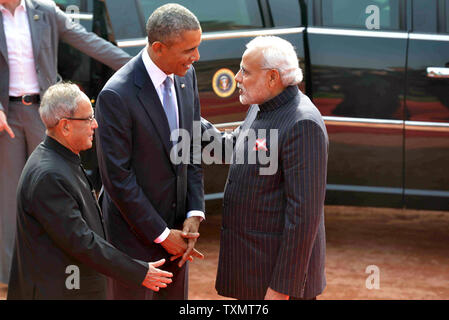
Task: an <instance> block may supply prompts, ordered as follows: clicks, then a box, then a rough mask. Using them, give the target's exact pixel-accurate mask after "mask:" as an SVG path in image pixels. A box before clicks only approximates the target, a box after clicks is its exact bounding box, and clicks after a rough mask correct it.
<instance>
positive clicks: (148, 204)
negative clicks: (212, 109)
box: [96, 4, 204, 299]
mask: <svg viewBox="0 0 449 320" xmlns="http://www.w3.org/2000/svg"><path fill="white" fill-rule="evenodd" d="M147 34H148V44H147V46H146V47H145V48H144V50H142V52H141V53H139V54H138V55H137V56H136V57H134V58H133V59H132V60H131V61H130V62H129V63H128V64H126V65H125V66H124V67H123V68H122V69H120V70H119V71H118V72H117V73H116V74H115V75H114V76H113V77H111V79H110V80H109V81H108V83H107V84H106V85H105V87H104V88H103V90H102V91H101V92H100V95H99V97H98V100H97V106H96V112H97V113H96V114H97V119H98V122H99V128H98V130H97V135H96V139H97V140H96V141H97V153H98V162H99V167H100V173H101V177H102V181H103V185H104V190H105V192H104V201H103V212H104V213H105V219H106V224H107V226H108V231H109V232H110V239H111V241H112V243H113V244H114V245H115V246H117V248H119V249H121V250H124V251H126V252H127V253H128V254H130V255H131V256H132V257H134V258H137V259H144V260H145V259H160V258H167V259H168V258H169V257H170V256H171V258H170V259H171V260H174V259H176V258H179V257H181V256H182V258H181V260H180V261H179V262H178V263H175V261H170V262H169V263H168V264H167V265H166V269H167V270H169V271H170V272H172V273H173V274H174V276H173V284H172V285H170V286H169V287H168V288H166V289H164V290H161V291H160V292H159V293H157V294H156V293H152V294H149V292H148V291H147V292H146V291H144V290H140V289H139V288H129V287H126V286H124V285H122V284H120V283H118V282H116V281H112V282H111V289H112V290H111V293H112V294H113V296H114V298H118V299H187V289H188V285H187V274H188V270H187V264H185V263H184V262H186V261H187V260H189V258H193V256H198V257H201V254H199V252H197V251H196V250H195V249H194V245H195V241H196V239H197V238H198V236H199V233H198V229H199V224H200V222H201V220H202V219H204V192H203V189H204V188H203V175H202V169H201V167H200V165H194V164H185V163H182V164H179V165H178V164H176V163H175V162H173V161H171V159H170V153H171V151H172V147H173V142H172V141H171V139H170V133H171V132H173V131H174V130H176V129H182V130H184V131H185V132H188V133H189V135H190V137H192V127H193V121H194V120H197V121H199V120H200V105H199V98H198V89H197V82H196V75H195V71H194V69H193V67H192V63H193V62H195V61H197V60H198V59H199V53H198V46H199V44H200V42H201V28H200V24H199V22H198V20H197V18H196V17H195V16H194V15H193V14H192V13H191V12H190V11H188V10H187V9H186V8H184V7H182V6H180V5H175V4H168V5H165V6H162V7H160V8H158V9H156V10H155V11H154V12H153V13H152V15H151V16H150V17H149V19H148V21H147ZM192 141H193V139H190V140H189V143H191V142H192ZM193 149H194V148H191V150H192V152H193ZM191 156H193V154H192V155H191Z"/></svg>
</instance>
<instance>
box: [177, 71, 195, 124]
mask: <svg viewBox="0 0 449 320" xmlns="http://www.w3.org/2000/svg"><path fill="white" fill-rule="evenodd" d="M175 90H176V97H177V102H178V114H179V128H180V129H181V128H183V129H186V130H187V131H189V132H190V133H191V129H192V126H191V124H192V121H193V113H192V111H193V106H190V105H188V104H187V102H188V101H191V100H192V99H189V90H187V88H186V79H185V78H184V77H178V76H175Z"/></svg>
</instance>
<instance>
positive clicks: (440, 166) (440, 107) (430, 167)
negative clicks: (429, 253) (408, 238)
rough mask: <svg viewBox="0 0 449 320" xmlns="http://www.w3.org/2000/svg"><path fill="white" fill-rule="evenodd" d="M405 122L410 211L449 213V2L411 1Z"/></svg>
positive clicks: (407, 201)
mask: <svg viewBox="0 0 449 320" xmlns="http://www.w3.org/2000/svg"><path fill="white" fill-rule="evenodd" d="M408 5H409V6H408V8H409V10H408V13H409V22H410V25H411V31H410V40H409V41H410V42H409V49H408V66H407V96H406V97H407V99H406V118H405V119H406V121H405V133H406V135H405V201H406V205H407V206H408V207H421V208H429V209H439V210H448V209H449V200H448V199H449V171H448V170H447V164H448V162H449V1H448V0H443V1H439V0H436V1H425V0H410V1H409V2H408Z"/></svg>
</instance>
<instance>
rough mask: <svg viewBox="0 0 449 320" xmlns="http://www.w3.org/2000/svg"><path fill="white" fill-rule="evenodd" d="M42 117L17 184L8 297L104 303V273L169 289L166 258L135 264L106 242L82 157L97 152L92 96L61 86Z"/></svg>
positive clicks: (46, 99)
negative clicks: (39, 136) (41, 129)
mask: <svg viewBox="0 0 449 320" xmlns="http://www.w3.org/2000/svg"><path fill="white" fill-rule="evenodd" d="M39 112H40V114H41V117H42V120H43V122H44V124H45V126H46V127H47V137H46V138H45V140H44V142H42V143H41V144H40V145H39V146H38V147H37V148H36V149H35V151H33V153H32V154H31V156H30V158H29V159H28V161H27V163H26V165H25V168H24V170H23V173H22V175H21V178H20V181H19V187H18V196H17V201H18V216H17V219H18V221H17V237H16V245H15V250H14V255H13V263H12V268H11V279H10V281H9V290H8V299H104V298H105V297H106V277H104V276H103V275H101V274H100V273H102V274H105V275H108V276H110V277H113V278H115V279H117V280H118V281H121V282H123V283H125V284H131V285H135V286H142V285H143V286H146V287H148V288H150V289H152V290H156V291H157V290H159V288H164V287H166V286H167V284H168V283H170V282H171V279H170V278H171V276H172V274H171V273H169V272H165V271H162V270H159V269H157V267H158V266H160V265H162V264H163V263H164V260H160V261H157V262H155V263H146V262H143V261H139V260H135V259H132V258H131V257H129V256H128V255H126V254H125V253H122V252H121V251H119V250H117V249H116V248H114V247H113V246H112V245H111V244H109V243H108V242H107V241H106V240H105V230H104V225H103V218H102V214H101V211H100V208H99V206H98V203H97V201H96V197H95V193H94V191H93V188H92V185H91V184H90V182H89V179H88V178H87V176H86V173H85V172H84V169H83V168H82V166H81V160H80V157H79V152H80V151H83V150H87V149H89V148H91V147H92V141H93V135H94V129H95V128H96V127H97V126H98V125H97V122H96V120H95V118H94V116H93V109H92V106H91V104H90V101H89V98H88V97H87V96H86V95H85V94H84V93H83V92H81V91H80V89H79V88H78V87H77V86H76V85H74V84H57V85H54V86H52V87H50V88H49V89H48V91H47V92H46V93H45V95H44V97H43V100H42V105H41V107H40V109H39ZM142 288H143V287H142ZM148 291H149V290H148Z"/></svg>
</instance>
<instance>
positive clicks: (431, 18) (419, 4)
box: [413, 0, 438, 33]
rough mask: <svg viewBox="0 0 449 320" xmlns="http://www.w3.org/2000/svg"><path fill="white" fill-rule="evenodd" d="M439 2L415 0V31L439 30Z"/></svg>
mask: <svg viewBox="0 0 449 320" xmlns="http://www.w3.org/2000/svg"><path fill="white" fill-rule="evenodd" d="M437 18H438V17H437V2H436V1H428V0H413V31H415V32H430V33H436V32H437V21H438V19H437Z"/></svg>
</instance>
